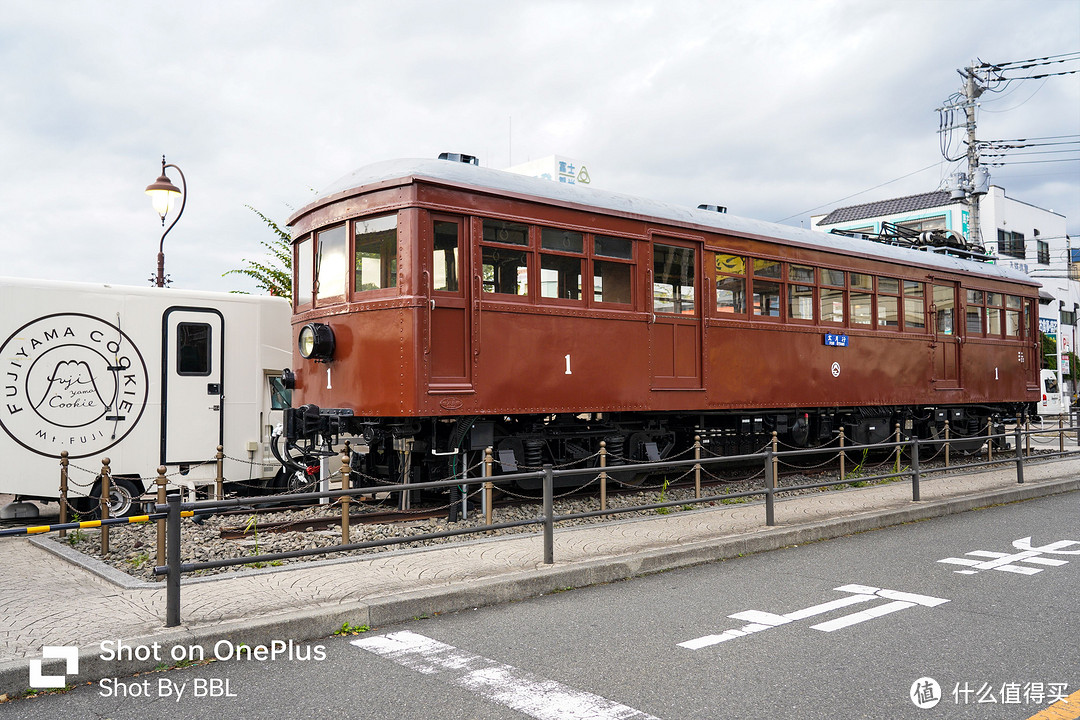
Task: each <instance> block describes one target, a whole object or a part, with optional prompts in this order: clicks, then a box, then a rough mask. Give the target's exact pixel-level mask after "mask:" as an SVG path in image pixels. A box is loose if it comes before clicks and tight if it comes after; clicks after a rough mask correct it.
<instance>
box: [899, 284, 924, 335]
mask: <svg viewBox="0 0 1080 720" xmlns="http://www.w3.org/2000/svg"><path fill="white" fill-rule="evenodd" d="M925 300H926V290H925V287H924V285H923V284H922V283H921V282H915V281H913V280H905V281H904V330H907V331H913V330H916V331H917V330H925V329H926V303H925Z"/></svg>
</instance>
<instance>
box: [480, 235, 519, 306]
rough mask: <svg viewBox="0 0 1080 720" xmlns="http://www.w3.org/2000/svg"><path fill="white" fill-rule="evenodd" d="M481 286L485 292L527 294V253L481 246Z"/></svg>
mask: <svg viewBox="0 0 1080 720" xmlns="http://www.w3.org/2000/svg"><path fill="white" fill-rule="evenodd" d="M482 276H483V287H484V292H486V293H500V294H503V295H528V294H529V253H527V252H525V251H524V250H510V249H507V248H500V247H488V246H486V245H485V246H484V247H483V270H482Z"/></svg>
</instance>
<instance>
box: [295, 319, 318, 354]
mask: <svg viewBox="0 0 1080 720" xmlns="http://www.w3.org/2000/svg"><path fill="white" fill-rule="evenodd" d="M299 345H300V356H301V357H303V358H311V353H312V352H313V351H314V350H315V331H314V330H313V329H312V327H311V326H310V325H305V326H304V327H302V328H300V342H299Z"/></svg>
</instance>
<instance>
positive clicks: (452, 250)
mask: <svg viewBox="0 0 1080 720" xmlns="http://www.w3.org/2000/svg"><path fill="white" fill-rule="evenodd" d="M431 289H432V290H438V291H440V292H458V224H457V223H456V222H447V221H439V222H436V223H435V237H434V244H433V246H432V262H431Z"/></svg>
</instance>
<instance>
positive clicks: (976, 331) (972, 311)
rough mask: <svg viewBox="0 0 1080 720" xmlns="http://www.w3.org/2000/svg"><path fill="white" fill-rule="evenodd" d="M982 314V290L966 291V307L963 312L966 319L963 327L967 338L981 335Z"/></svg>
mask: <svg viewBox="0 0 1080 720" xmlns="http://www.w3.org/2000/svg"><path fill="white" fill-rule="evenodd" d="M983 314H984V308H983V293H982V290H968V291H967V307H966V309H965V310H964V316H965V317H966V318H967V322H966V324H965V326H966V327H967V334H968V335H969V336H971V335H982V334H983Z"/></svg>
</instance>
